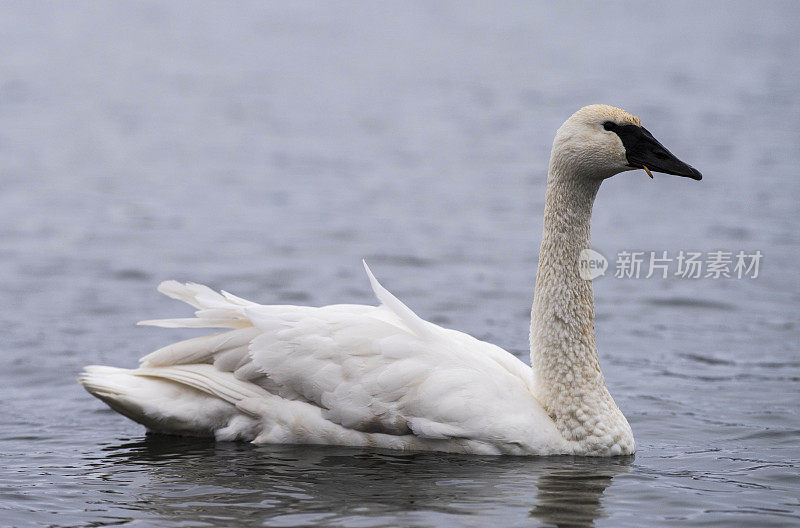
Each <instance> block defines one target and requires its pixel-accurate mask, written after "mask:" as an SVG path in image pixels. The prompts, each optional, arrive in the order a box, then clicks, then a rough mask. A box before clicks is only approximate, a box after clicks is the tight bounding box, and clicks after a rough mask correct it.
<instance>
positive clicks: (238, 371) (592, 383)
mask: <svg viewBox="0 0 800 528" xmlns="http://www.w3.org/2000/svg"><path fill="white" fill-rule="evenodd" d="M598 119H599V120H600V121H599V122H602V120H603V119H614V120H615V122H618V123H623V124H635V125H639V122H638V119H637V118H635V117H633V116H631V115H630V114H628V113H626V112H624V111H622V110H619V109H616V108H613V107H608V106H603V105H594V106H590V107H585V108H583V109H581V110H580V111H578V112H577V113H576V114H575V115H573V116H572V117H571V118H570V119H569V120H568V121H567V122H566V123H564V125H563V126H562V127H561V128H560V129H559V131H558V133H557V135H556V140H555V142H554V145H553V152H552V154H551V161H550V171H549V177H548V186H547V200H546V208H545V222H544V235H543V240H542V247H541V252H540V259H539V270H538V274H537V283H536V292H535V298H534V304H533V310H532V318H531V364H532V367H528V366H527V365H526V364H525V363H523V362H522V361H520V360H519V359H517V358H516V357H514V356H513V355H511V354H509V353H508V352H506V351H504V350H502V349H501V348H499V347H497V346H494V345H491V344H489V343H485V342H482V341H479V340H477V339H475V338H473V337H471V336H469V335H467V334H464V333H461V332H457V331H454V330H448V329H445V328H441V327H439V326H437V325H435V324H432V323H429V322H427V321H424V320H423V319H421V318H419V317H418V316H417V315H416V314H414V313H413V312H412V311H411V310H410V309H409V308H408V307H406V306H405V305H404V304H403V303H401V302H400V301H399V300H398V299H396V298H395V297H394V296H393V295H392V294H391V293H389V292H388V291H387V290H385V289H384V288H383V287H382V286H381V285H380V284H379V283H378V281H377V280H376V279H375V278H374V277H373V276H372V273H370V271H369V269H368V268H366V264H365V269H366V271H367V274H368V275H369V279H370V281H371V284H372V288H373V290H374V291H375V295H376V296H377V298H378V300H379V301H380V303H381V304H380V306H377V307H374V306H360V305H334V306H325V307H322V308H312V307H303V306H264V305H259V304H256V303H252V302H249V301H246V300H243V299H240V298H238V297H235V296H233V295H230V294H228V293H225V292H223V293H222V294H219V293H216V292H214V291H212V290H210V289H209V288H207V287H205V286H201V285H197V284H179V283H177V282H174V281H169V282H165V283H162V284H161V286H160V287H159V290H160V291H161V292H162V293H164V294H166V295H168V296H170V297H173V298H175V299H179V300H182V301H185V302H187V303H189V304H191V305H192V306H194V307H196V308H197V309H198V311H197V312H196V318H193V319H167V320H161V321H144V322H143V323H141V324H149V325H156V326H165V327H202V328H228V329H229V330H228V331H226V332H223V333H218V334H214V335H210V336H204V337H199V338H194V339H190V340H187V341H182V342H180V343H176V344H173V345H170V346H167V347H165V348H163V349H161V350H157V351H156V352H153V353H151V354H149V355H147V356H145V357H144V358H142V360H141V366H140V368H138V369H135V370H127V369H119V368H113V367H104V366H89V367H87V368H86V370H85V372H84V373H83V374H82V375H81V378H80V381H81V383H82V384H83V385H84V387H85V388H86V389H87V390H88V391H89V392H90V393H92V394H93V395H95V396H96V397H98V398H100V399H101V400H103V401H104V402H106V403H107V404H108V405H109V406H110V407H111V408H113V409H114V410H116V411H118V412H120V413H121V414H123V415H125V416H127V417H129V418H131V419H133V420H136V421H137V422H139V423H142V424H144V425H145V426H146V427H147V428H148V429H150V430H152V431H157V432H165V433H174V434H186V435H203V436H213V437H216V438H217V439H219V440H235V439H238V440H248V441H252V442H254V443H293V444H333V445H346V446H369V447H377V448H388V449H400V450H412V451H413V450H416V451H419V450H423V451H447V452H456V453H475V454H514V455H551V454H576V455H600V456H602V455H619V454H630V453H633V451H634V441H633V435H632V433H631V429H630V426H629V425H628V422H627V421H626V420H625V417H624V416H623V415H622V413H621V412H620V410H619V409H618V407H617V406H616V404H615V403H614V400H613V399H612V398H611V396H610V394H609V393H608V390H607V389H606V386H605V382H604V379H603V375H602V373H601V371H600V367H599V363H598V360H597V350H596V346H595V341H594V302H593V297H592V286H591V282H589V281H585V280H583V279H581V278H580V276H579V273H578V267H577V258H578V254H579V253H580V250H581V249H584V248H588V247H589V221H590V218H591V210H592V203H593V201H594V197H595V194H596V193H597V190H598V188H599V186H600V183H601V181H602V179H603V178H606V177H608V176H610V175H611V174H615V173H617V172H621V171H623V170H630V169H631V167H630V166H628V165H627V162H626V161H625V149H624V148H623V147H622V143H621V142H620V141H619V139H614V138H612V137H610V136H607V135H600V134H598V133H597V131H596V128H597V125H596V122H597V120H598ZM606 123H607V121H606ZM698 174H699V173H698Z"/></svg>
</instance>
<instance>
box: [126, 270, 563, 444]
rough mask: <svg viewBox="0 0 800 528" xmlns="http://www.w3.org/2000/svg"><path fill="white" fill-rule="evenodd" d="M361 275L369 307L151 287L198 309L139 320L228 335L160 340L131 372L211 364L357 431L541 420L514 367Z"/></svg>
mask: <svg viewBox="0 0 800 528" xmlns="http://www.w3.org/2000/svg"><path fill="white" fill-rule="evenodd" d="M365 268H366V264H365ZM366 270H367V274H368V276H369V278H370V282H371V284H372V287H373V290H374V291H375V294H376V296H377V297H378V299H379V300H380V301H381V303H382V304H381V306H378V307H372V306H359V305H333V306H326V307H322V308H311V307H298V306H264V305H258V304H255V303H250V302H249V301H245V300H243V299H239V298H238V297H234V296H232V295H230V294H227V293H225V292H223V293H222V294H218V293H215V292H213V291H212V290H210V289H208V288H205V287H204V286H199V285H192V284H189V285H179V284H178V283H174V282H168V283H164V284H162V286H161V287H160V290H161V291H162V292H164V293H166V294H167V295H170V296H171V297H174V298H179V299H181V300H184V301H186V302H189V303H190V304H192V305H193V306H195V307H197V308H198V309H199V310H198V312H197V313H196V315H197V319H188V320H187V319H183V320H166V321H148V322H145V324H157V325H160V326H227V327H229V328H233V330H231V331H229V332H225V333H221V334H216V335H213V336H206V337H201V338H195V339H192V340H187V341H183V342H180V343H176V344H174V345H170V346H169V347H165V348H164V349H161V350H159V351H156V352H154V353H152V354H150V355H148V356H146V357H145V358H143V359H142V363H143V367H160V366H169V365H177V364H187V363H211V364H213V365H214V366H215V368H216V369H217V370H219V371H221V372H232V373H233V374H234V376H235V377H236V378H238V379H239V380H245V381H249V382H251V383H254V384H256V385H258V386H260V387H261V388H263V389H265V390H266V391H268V392H269V393H272V394H275V395H278V396H280V397H282V398H285V399H289V400H299V401H302V402H306V403H308V404H311V405H313V406H316V407H318V408H320V409H321V411H322V416H323V417H324V418H325V419H327V420H329V421H330V422H332V423H335V424H338V425H341V426H343V427H345V428H348V429H352V430H356V431H363V432H379V433H386V434H394V435H407V434H413V435H416V436H420V437H423V438H431V439H445V438H449V439H453V438H470V439H479V438H486V439H487V441H494V442H496V441H508V442H515V441H517V439H521V438H525V437H526V432H527V435H529V434H530V425H531V422H532V421H534V422H538V421H544V422H547V417H546V416H545V415H544V412H543V411H542V410H541V409H540V408H539V407H538V406H537V405H536V402H535V399H534V398H533V396H532V395H531V387H530V370H529V369H528V367H526V366H525V364H524V363H522V362H521V361H519V360H518V359H516V358H515V357H513V356H512V355H510V354H508V353H507V352H505V351H503V350H502V349H500V348H499V347H496V346H494V345H490V344H488V343H484V342H482V341H479V340H477V339H474V338H472V337H470V336H468V335H466V334H463V333H461V332H456V331H454V330H447V329H444V328H441V327H439V326H437V325H434V324H432V323H429V322H427V321H425V320H423V319H421V318H420V317H418V316H417V315H416V314H415V313H414V312H413V311H411V310H410V309H409V308H408V307H407V306H405V305H404V304H403V303H402V302H400V301H399V300H398V299H397V298H396V297H394V296H393V295H392V294H391V293H389V292H388V291H387V290H386V289H385V288H383V286H381V285H380V283H378V281H377V280H376V279H375V277H374V276H373V275H372V273H371V272H370V271H369V268H366ZM537 413H538V414H541V416H538V415H537Z"/></svg>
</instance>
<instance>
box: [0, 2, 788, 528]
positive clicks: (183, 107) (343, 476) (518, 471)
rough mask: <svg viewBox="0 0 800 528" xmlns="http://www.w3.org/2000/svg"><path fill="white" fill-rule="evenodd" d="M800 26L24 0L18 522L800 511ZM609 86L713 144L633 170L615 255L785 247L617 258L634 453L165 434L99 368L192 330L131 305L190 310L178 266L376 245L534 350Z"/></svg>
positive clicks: (14, 179) (9, 417)
mask: <svg viewBox="0 0 800 528" xmlns="http://www.w3.org/2000/svg"><path fill="white" fill-rule="evenodd" d="M799 34H800V7H799V6H798V4H797V3H796V2H792V1H787V2H759V3H756V2H703V3H698V2H675V1H670V2H632V1H631V2H608V3H588V2H562V3H558V4H549V3H539V2H497V3H495V2H492V3H479V2H408V3H399V2H381V3H373V2H357V3H349V2H326V3H316V2H303V1H301V2H284V3H269V4H266V3H252V2H170V3H166V2H164V3H159V2H136V3H128V2H103V3H91V2H50V3H46V2H45V3H43V2H29V1H19V2H13V1H8V2H3V4H2V6H0V50H2V52H0V241H2V243H0V342H1V343H2V350H1V351H0V352H1V353H2V358H3V368H2V369H0V400H2V402H3V404H2V410H1V411H0V452H1V453H2V456H3V459H4V460H3V463H4V465H5V466H6V467H7V468H8V470H7V471H6V472H4V473H5V474H4V476H0V513H2V510H5V512H4V513H2V518H4V519H5V520H4V521H0V524H2V523H4V522H8V523H9V524H10V525H15V526H21V525H24V524H38V525H48V526H84V525H92V526H99V525H103V524H111V523H116V524H128V523H129V524H137V523H139V522H141V523H144V524H145V525H152V524H160V525H170V526H172V525H176V526H184V525H185V526H210V525H220V526H225V525H231V523H234V524H236V523H243V522H248V523H250V522H254V523H260V524H265V525H282V526H291V525H302V524H306V525H307V524H313V523H329V524H339V525H358V526H378V525H389V526H390V525H397V524H405V525H410V526H411V525H413V526H427V525H432V524H437V523H438V524H442V523H444V524H448V525H462V524H466V525H489V524H494V525H504V526H513V525H531V524H533V525H536V524H542V525H555V524H558V523H562V524H563V523H564V522H567V521H569V520H570V519H571V521H570V522H573V525H578V526H588V525H592V524H596V525H604V526H641V525H648V524H649V525H656V524H658V525H675V526H688V525H695V524H696V525H699V524H717V525H730V524H731V523H735V522H741V523H747V524H749V525H751V526H756V525H771V526H778V525H781V524H790V523H797V522H800V513H798V512H799V511H800V502H798V497H799V496H800V489H799V488H798V484H797V482H796V474H797V469H798V463H799V461H800V452H798V448H797V445H798V438H799V436H798V435H800V416H798V409H797V402H798V397H800V384H798V381H800V356H799V355H798V342H799V341H800V339H798V337H799V336H798V302H799V301H800V292H798V284H800V273H798V266H797V264H798V260H800V249H799V248H798V242H799V241H800V240H799V238H800V235H798V232H799V231H798V229H797V218H798V216H799V215H800V206H798V200H797V194H798V191H800V178H798V173H797V168H796V165H797V158H798V154H800V128H799V127H798V123H800V99H799V98H798V86H800V38H798V35H799ZM598 102H599V103H607V104H612V105H615V106H620V107H623V108H625V109H626V110H628V111H630V112H631V113H633V114H636V115H638V116H639V117H640V118H641V119H642V121H643V124H644V125H645V126H646V127H647V128H648V129H649V130H650V131H651V132H652V133H653V134H654V135H655V137H657V138H658V139H659V140H660V141H661V142H662V143H664V145H666V146H667V147H668V148H669V149H670V150H671V151H672V152H673V153H675V154H676V155H677V156H678V157H679V158H681V159H683V160H685V161H687V162H688V163H690V164H692V165H693V166H695V167H697V168H698V169H699V170H701V171H702V172H703V175H704V179H703V181H702V182H694V181H690V180H687V179H682V178H676V177H671V176H666V175H658V174H657V175H656V178H655V181H651V180H650V179H649V178H647V176H646V175H645V174H644V173H643V172H641V171H635V172H628V173H624V174H621V175H619V176H617V177H615V178H613V179H611V180H609V181H607V182H605V183H604V185H603V188H602V189H601V191H600V194H599V196H598V199H597V202H596V205H595V213H594V218H593V246H594V248H595V249H596V250H598V251H600V252H601V253H602V254H604V255H605V256H606V257H607V258H609V260H610V261H612V263H611V266H612V269H611V270H610V271H613V259H614V257H615V255H616V253H617V252H619V251H632V250H635V251H646V252H649V251H658V252H660V251H669V252H670V254H671V255H674V254H676V253H677V252H678V251H680V250H685V251H702V252H710V251H718V250H723V251H732V252H737V251H739V250H744V251H746V252H748V253H752V252H755V251H756V250H758V251H761V252H762V254H763V259H762V261H761V267H760V275H759V277H758V278H757V279H752V280H748V279H742V280H737V279H716V280H715V279H698V280H689V279H680V278H677V277H670V278H669V279H660V278H651V279H638V280H636V279H627V280H626V279H616V278H614V277H613V274H607V275H606V276H605V277H602V278H599V279H597V280H596V281H595V296H596V303H597V338H598V346H599V349H600V356H601V362H602V365H603V368H604V371H605V374H606V379H607V382H608V385H609V388H610V390H611V392H612V394H614V396H615V398H616V401H617V403H618V404H619V405H620V407H621V408H622V410H623V412H625V414H626V416H628V419H629V421H630V422H631V424H632V426H633V429H634V433H635V435H636V438H637V445H638V452H637V454H636V457H635V458H634V459H632V460H627V461H605V462H587V461H577V460H572V459H567V460H563V459H551V460H547V461H541V460H539V461H518V462H513V461H509V460H505V461H503V462H502V463H500V462H499V461H497V460H496V459H482V460H481V461H472V460H471V459H459V458H457V457H446V456H439V455H418V456H405V457H399V456H397V457H394V456H393V457H389V456H385V455H380V454H369V453H367V454H365V453H360V452H350V451H346V450H335V449H333V450H332V449H328V450H325V449H322V450H308V449H301V448H251V447H250V446H246V445H245V446H236V445H234V446H231V445H218V446H215V445H213V444H205V443H196V442H195V443H192V442H191V441H187V440H181V441H177V440H169V439H167V440H164V439H157V438H156V439H154V438H153V437H148V438H146V437H145V435H144V430H143V429H142V428H141V427H139V426H138V425H136V424H133V423H130V422H128V421H127V420H125V419H123V418H121V417H119V416H117V415H115V414H113V413H112V412H111V411H109V410H107V409H105V407H104V406H103V405H102V404H101V403H100V402H98V401H96V400H93V399H92V398H91V397H90V396H89V395H88V394H86V393H85V392H83V390H82V389H81V388H80V387H79V386H78V385H77V383H76V382H75V377H76V376H77V373H78V372H79V371H80V369H81V367H82V366H84V365H86V364H90V363H102V364H112V365H116V366H126V367H132V366H134V365H136V360H137V358H138V357H140V356H142V355H144V354H145V353H147V352H149V351H151V350H154V349H156V348H159V347H161V346H163V345H165V344H167V343H169V342H170V341H171V340H174V339H176V338H180V337H187V335H186V334H184V333H181V332H177V331H159V330H154V329H142V328H136V327H134V326H133V323H134V322H136V321H138V320H141V319H151V318H157V317H172V316H184V315H188V313H189V310H188V309H187V308H186V307H185V306H182V305H178V304H176V303H174V302H172V301H169V300H166V299H164V298H162V297H161V296H159V295H158V294H157V293H156V292H155V286H156V285H157V284H158V282H159V281H161V280H165V279H173V278H174V279H182V280H192V281H197V282H202V283H206V284H209V285H210V286H213V287H215V288H224V289H226V290H228V291H231V292H232V293H235V294H237V295H240V296H243V297H246V298H249V299H252V300H256V301H259V302H263V303H282V304H290V303H293V304H313V305H322V304H329V303H339V302H358V303H373V302H374V301H373V299H372V296H371V292H370V290H369V287H368V283H367V280H366V278H365V277H364V276H363V271H362V269H361V265H360V262H359V261H360V259H361V258H367V260H368V262H369V263H370V265H371V266H372V269H373V271H374V272H375V274H376V275H377V276H378V278H379V279H381V280H382V282H383V283H384V285H385V286H387V288H389V289H390V290H391V291H393V292H394V293H395V294H396V295H398V297H400V298H401V299H403V300H404V301H405V302H406V303H407V304H408V305H409V306H410V307H411V308H412V309H414V310H415V311H416V312H417V313H419V314H420V315H421V316H423V317H425V318H427V319H429V320H432V321H434V322H437V323H439V324H442V325H444V326H447V327H452V328H457V329H459V330H463V331H466V332H468V333H470V334H472V335H474V336H476V337H478V338H481V339H486V340H489V341H492V342H494V343H496V344H498V345H500V346H502V347H504V348H506V349H507V350H509V351H510V352H512V353H514V354H516V355H518V356H519V357H520V358H522V359H524V360H525V361H528V359H527V354H528V352H527V349H528V344H527V339H528V337H527V335H528V318H529V313H530V312H529V310H530V303H531V300H532V296H533V283H534V279H535V274H536V263H537V254H538V246H539V242H540V236H541V229H542V225H541V217H542V212H543V206H544V189H545V180H546V172H547V162H548V157H549V152H550V146H551V143H552V138H553V136H554V134H555V131H556V129H557V128H558V127H559V126H560V124H561V123H562V122H563V121H564V120H565V119H566V118H568V117H569V116H570V115H571V114H572V113H573V112H574V111H575V110H577V109H578V108H580V107H582V106H584V105H586V104H591V103H598ZM189 467H191V468H192V469H191V470H189V469H187V468H189ZM476 467H478V468H479V469H475V468H476ZM309 475H312V476H311V477H309ZM367 481H369V482H373V484H374V486H375V487H376V488H375V489H376V490H377V491H376V492H375V493H367V492H366V491H365V490H364V489H361V488H362V487H363V483H364V482H367ZM356 489H360V491H358V492H356V491H353V495H350V494H348V493H343V492H342V490H345V491H346V490H356ZM413 497H415V498H413ZM565 516H566V517H565ZM565 519H566V520H565Z"/></svg>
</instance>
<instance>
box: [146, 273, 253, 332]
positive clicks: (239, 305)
mask: <svg viewBox="0 0 800 528" xmlns="http://www.w3.org/2000/svg"><path fill="white" fill-rule="evenodd" d="M158 291H159V292H161V293H163V294H164V295H166V296H167V297H170V298H172V299H177V300H179V301H183V302H185V303H187V304H189V305H191V306H194V307H195V308H197V311H196V312H195V317H193V318H192V317H188V318H178V319H150V320H147V321H139V322H138V323H137V324H139V325H145V326H160V327H162V328H247V327H248V326H253V323H252V322H251V321H250V319H248V317H247V315H246V314H245V308H246V307H248V306H252V305H253V304H254V303H251V302H250V301H246V300H244V299H241V298H239V297H236V296H235V295H231V294H230V293H227V292H222V293H217V292H215V291H214V290H212V289H211V288H209V287H208V286H203V285H202V284H195V283H193V282H187V283H185V284H182V283H180V282H178V281H164V282H162V283H161V284H159V285H158Z"/></svg>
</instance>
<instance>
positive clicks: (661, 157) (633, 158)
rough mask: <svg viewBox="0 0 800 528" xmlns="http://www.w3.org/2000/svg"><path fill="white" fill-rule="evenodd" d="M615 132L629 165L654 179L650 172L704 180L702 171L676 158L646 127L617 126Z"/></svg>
mask: <svg viewBox="0 0 800 528" xmlns="http://www.w3.org/2000/svg"><path fill="white" fill-rule="evenodd" d="M613 130H614V132H616V134H617V135H618V136H619V138H620V139H621V140H622V144H623V146H624V147H625V156H626V157H627V158H628V165H629V166H631V167H636V168H637V169H644V170H645V171H647V174H649V175H650V177H651V178H652V177H653V175H652V174H650V171H655V172H663V173H664V174H674V175H675V176H685V177H687V178H691V179H693V180H702V179H703V175H702V174H700V171H699V170H697V169H695V168H694V167H692V166H691V165H689V164H688V163H684V162H682V161H681V160H679V159H678V158H676V157H675V156H674V155H673V154H672V152H670V151H669V150H667V148H666V147H665V146H664V145H662V144H661V143H659V142H658V140H657V139H656V138H654V137H653V135H652V134H651V133H650V132H648V130H647V129H646V128H644V127H640V126H636V125H624V126H617V127H615V128H614V129H613Z"/></svg>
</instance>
